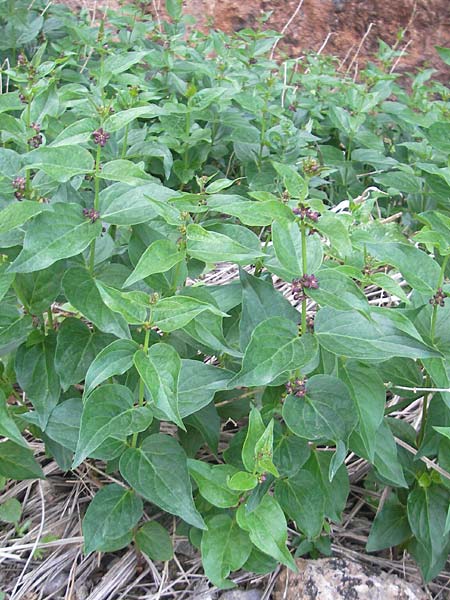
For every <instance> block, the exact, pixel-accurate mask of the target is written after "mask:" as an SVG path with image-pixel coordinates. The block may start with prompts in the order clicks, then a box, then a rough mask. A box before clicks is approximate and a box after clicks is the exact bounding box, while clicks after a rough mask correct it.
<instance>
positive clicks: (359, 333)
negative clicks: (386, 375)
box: [314, 307, 437, 361]
mask: <svg viewBox="0 0 450 600" xmlns="http://www.w3.org/2000/svg"><path fill="white" fill-rule="evenodd" d="M405 324H406V323H405ZM409 324H410V325H411V327H413V326H412V323H409ZM399 325H401V326H402V327H403V323H400V322H399V321H397V320H396V319H395V318H394V315H393V314H392V310H391V309H385V308H383V309H377V310H374V309H371V311H370V314H369V316H365V315H363V314H361V313H357V312H354V313H351V312H348V311H345V312H344V311H338V310H335V309H334V308H329V307H325V308H321V309H320V310H319V312H318V313H317V316H316V319H315V322H314V331H315V333H316V337H317V339H318V341H319V344H320V345H321V346H322V347H323V348H325V349H326V350H328V351H329V352H332V353H333V354H337V355H340V356H347V357H348V358H357V359H360V360H377V361H381V360H386V359H388V358H393V357H398V356H404V357H406V358H429V357H434V356H436V355H437V353H436V351H434V350H432V349H431V348H428V346H426V345H425V344H424V343H423V341H422V340H421V338H420V336H419V334H418V333H417V332H416V335H415V336H414V337H413V336H412V335H410V334H409V333H406V332H405V331H402V330H401V329H400V328H399ZM413 330H414V328H413ZM414 331H415V330H414ZM411 333H413V331H412V330H411Z"/></svg>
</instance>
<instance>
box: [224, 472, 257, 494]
mask: <svg viewBox="0 0 450 600" xmlns="http://www.w3.org/2000/svg"><path fill="white" fill-rule="evenodd" d="M257 485H258V478H257V477H256V475H253V473H247V471H238V472H237V473H235V474H234V475H232V476H231V477H230V478H229V480H228V487H229V488H230V489H231V490H237V491H239V492H248V491H250V490H253V489H254V488H255V487H256V486H257Z"/></svg>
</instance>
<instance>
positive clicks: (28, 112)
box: [25, 98, 31, 199]
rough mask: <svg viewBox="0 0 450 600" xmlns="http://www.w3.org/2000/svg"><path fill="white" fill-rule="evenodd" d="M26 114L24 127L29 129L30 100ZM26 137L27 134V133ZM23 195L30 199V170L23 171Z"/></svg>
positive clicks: (28, 148)
mask: <svg viewBox="0 0 450 600" xmlns="http://www.w3.org/2000/svg"><path fill="white" fill-rule="evenodd" d="M27 102H28V103H27V112H26V115H27V116H26V126H27V129H29V128H30V127H31V100H30V98H28V99H27ZM27 135H28V132H27ZM27 150H28V151H29V150H30V144H29V143H28V142H27ZM25 181H26V183H25V195H26V197H27V198H28V199H30V192H31V181H30V169H25Z"/></svg>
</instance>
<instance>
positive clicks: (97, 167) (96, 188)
mask: <svg viewBox="0 0 450 600" xmlns="http://www.w3.org/2000/svg"><path fill="white" fill-rule="evenodd" d="M101 154H102V147H101V146H100V144H98V146H97V154H96V156H95V172H94V210H98V195H99V191H100V178H99V176H98V174H99V171H100V158H101ZM94 265H95V240H92V242H91V247H90V253H89V272H90V274H91V275H93V274H94Z"/></svg>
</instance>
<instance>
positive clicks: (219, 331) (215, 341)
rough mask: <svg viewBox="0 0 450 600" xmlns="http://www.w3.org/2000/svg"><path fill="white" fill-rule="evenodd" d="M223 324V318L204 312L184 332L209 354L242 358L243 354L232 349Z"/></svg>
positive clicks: (185, 327)
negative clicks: (215, 353)
mask: <svg viewBox="0 0 450 600" xmlns="http://www.w3.org/2000/svg"><path fill="white" fill-rule="evenodd" d="M222 323H223V319H222V317H219V316H218V315H215V314H213V313H211V312H210V311H204V312H202V313H200V314H199V315H197V316H196V317H195V319H192V321H190V322H189V323H188V324H187V325H185V326H184V327H183V331H185V332H186V333H187V334H188V335H190V336H191V337H192V338H193V339H194V340H196V341H197V342H200V344H201V345H203V346H204V347H206V349H207V350H206V351H207V353H208V354H210V353H211V352H208V350H212V351H213V352H217V353H218V354H221V353H225V354H229V355H230V356H236V357H241V356H242V354H241V353H240V352H238V351H237V350H236V349H235V348H232V347H230V345H229V344H228V342H227V340H226V339H225V337H224V335H223V325H222Z"/></svg>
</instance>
